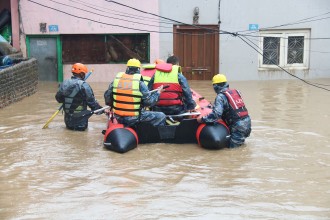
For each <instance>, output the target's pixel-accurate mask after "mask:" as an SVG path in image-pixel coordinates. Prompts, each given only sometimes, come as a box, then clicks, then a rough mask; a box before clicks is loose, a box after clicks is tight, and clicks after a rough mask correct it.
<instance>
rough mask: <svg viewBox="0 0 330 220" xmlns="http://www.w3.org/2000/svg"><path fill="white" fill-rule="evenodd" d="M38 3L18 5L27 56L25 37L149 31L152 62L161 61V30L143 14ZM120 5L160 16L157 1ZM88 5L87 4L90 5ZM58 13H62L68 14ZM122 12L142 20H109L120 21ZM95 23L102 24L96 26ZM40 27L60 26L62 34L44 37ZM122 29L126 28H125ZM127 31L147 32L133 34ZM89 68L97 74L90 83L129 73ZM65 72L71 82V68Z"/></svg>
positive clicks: (104, 5) (129, 0)
mask: <svg viewBox="0 0 330 220" xmlns="http://www.w3.org/2000/svg"><path fill="white" fill-rule="evenodd" d="M35 2H38V4H35V3H33V2H31V1H28V0H20V3H19V4H20V8H21V22H22V23H21V31H22V35H21V49H22V51H23V52H24V53H25V55H26V48H27V47H26V43H25V36H26V35H50V34H54V35H61V34H89V33H90V34H110V33H148V31H154V32H152V33H150V44H151V48H150V59H151V60H154V59H156V58H158V57H159V34H158V31H159V28H158V27H150V26H149V25H148V23H147V22H145V21H144V20H145V17H148V16H149V17H153V16H150V15H146V14H142V13H140V12H137V11H135V10H132V9H129V8H125V7H122V6H120V5H117V4H114V3H110V2H109V1H104V0H94V1H84V2H83V3H79V2H80V1H66V0H65V1H64V0H60V1H56V2H60V3H62V5H61V4H58V3H56V2H55V1H54V2H53V1H45V0H43V1H35ZM77 2H78V3H77ZM88 2H89V3H88ZM119 2H120V3H122V4H126V5H130V6H133V7H135V8H138V9H140V10H143V11H147V12H152V13H155V14H158V1H155V0H121V1H119ZM85 3H87V5H86V4H85ZM91 4H92V6H91ZM50 8H54V9H56V10H52V9H50ZM80 9H83V10H80ZM57 10H59V11H63V12H65V13H67V14H65V13H62V12H59V11H57ZM123 12H126V13H127V15H138V16H141V19H139V20H137V19H132V18H129V17H122V19H126V20H130V21H121V20H118V19H113V18H110V16H113V17H118V16H114V13H116V14H122V13H123ZM68 14H71V15H74V16H76V17H73V16H70V15H68ZM106 16H108V17H106ZM142 16H143V17H142ZM156 19H158V18H156ZM93 20H94V21H97V22H99V23H97V22H93ZM137 21H139V22H142V23H143V22H144V23H147V25H145V24H137V23H136V22H137ZM40 23H47V28H48V25H58V28H59V31H58V32H51V33H50V32H46V33H41V32H40V26H39V24H40ZM119 26H123V27H124V28H123V27H119ZM128 28H133V29H139V30H147V31H138V30H131V29H128ZM91 43H92V42H91ZM87 66H88V67H89V68H94V72H95V73H97V74H94V75H93V77H91V79H89V81H91V82H93V81H95V82H103V81H106V82H107V81H111V80H112V79H113V78H114V76H115V74H116V73H117V72H119V71H123V70H125V69H126V66H125V64H99V65H97V64H87ZM63 69H64V79H66V78H69V77H70V76H71V71H70V70H71V65H64V67H63Z"/></svg>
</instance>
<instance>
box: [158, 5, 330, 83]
mask: <svg viewBox="0 0 330 220" xmlns="http://www.w3.org/2000/svg"><path fill="white" fill-rule="evenodd" d="M219 2H220V10H219ZM196 6H197V7H199V12H200V14H199V23H200V24H217V23H218V21H219V17H218V15H219V12H220V21H221V23H220V30H222V31H227V32H233V33H236V32H238V33H242V34H243V33H246V32H239V31H246V30H249V24H258V26H259V28H267V27H271V26H276V25H282V24H287V23H292V22H295V21H298V20H301V19H305V18H309V17H313V16H317V15H322V14H325V13H327V12H329V11H330V1H329V0H290V1H287V0H277V1H269V0H268V1H260V0H249V1H244V0H203V1H201V0H167V1H160V3H159V7H160V10H159V11H160V15H161V16H164V17H168V18H171V19H173V20H177V21H180V22H183V23H187V24H192V22H193V21H192V16H193V9H194V8H195V7H196ZM322 17H323V18H324V17H329V14H327V15H324V16H322ZM319 18H321V17H315V20H317V19H319ZM172 23H176V22H172ZM167 26H168V27H169V28H161V29H160V30H161V31H166V30H167V31H168V30H171V28H170V27H171V26H172V24H168V25H167ZM328 27H330V19H329V18H327V19H323V20H318V21H313V22H308V23H300V24H294V25H290V26H282V27H278V29H279V28H281V29H311V38H329V37H330V28H328ZM253 35H258V32H257V33H254V34H253ZM249 39H251V41H252V42H253V43H254V44H256V45H257V46H259V40H258V38H255V37H250V38H249ZM172 45H173V35H172V34H161V35H160V56H161V57H162V58H166V57H167V56H168V55H170V54H172V53H173V46H172ZM329 48H330V40H329V39H326V40H311V42H310V68H309V70H294V71H291V72H292V73H293V74H295V75H297V76H299V77H302V78H306V79H310V78H324V77H330V62H328V61H329V60H330V59H329V58H330V49H329ZM219 68H220V69H219V72H223V73H225V74H227V77H228V79H229V80H270V79H290V78H292V76H290V75H289V74H287V73H285V72H284V71H282V70H280V69H278V70H272V71H260V70H258V53H257V52H256V51H255V50H253V49H252V48H251V47H249V46H248V45H247V44H246V43H244V42H243V41H242V40H241V39H240V38H239V37H235V36H232V35H230V34H224V33H222V34H221V35H220V65H219Z"/></svg>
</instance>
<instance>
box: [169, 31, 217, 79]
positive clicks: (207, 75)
mask: <svg viewBox="0 0 330 220" xmlns="http://www.w3.org/2000/svg"><path fill="white" fill-rule="evenodd" d="M173 29H174V31H173V33H174V36H173V42H174V45H173V47H174V48H173V51H174V54H175V55H176V56H178V57H179V59H180V66H181V67H182V72H183V75H184V76H185V77H186V78H187V79H188V80H211V79H212V77H213V76H214V75H215V74H217V73H218V71H219V26H218V25H198V27H196V26H190V25H182V26H181V25H176V26H174V27H173Z"/></svg>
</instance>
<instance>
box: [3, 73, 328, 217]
mask: <svg viewBox="0 0 330 220" xmlns="http://www.w3.org/2000/svg"><path fill="white" fill-rule="evenodd" d="M312 82H314V83H322V84H326V85H330V79H323V80H321V79H320V80H313V81H312ZM189 83H190V86H191V87H192V88H193V89H194V90H195V91H197V92H198V93H200V94H201V95H203V96H204V97H205V98H206V99H208V100H209V101H211V102H212V103H213V101H214V98H215V93H214V91H213V89H212V86H211V82H210V81H190V82H189ZM229 83H230V86H231V87H232V88H237V89H239V90H240V91H241V92H242V95H243V98H244V100H245V103H246V105H247V108H248V110H249V113H250V115H251V118H252V133H251V136H250V137H249V138H247V139H246V145H245V146H243V147H240V148H237V149H231V150H229V149H224V150H218V151H210V150H205V149H202V148H200V147H199V146H198V145H195V144H162V143H159V144H145V145H139V146H138V148H136V149H134V150H132V151H129V152H128V153H126V154H118V153H115V152H111V151H108V150H106V149H105V148H103V135H102V134H101V131H102V130H103V129H105V128H106V127H105V126H106V120H107V118H106V116H105V115H94V116H92V117H91V118H90V120H89V128H88V130H87V131H85V132H74V131H70V130H67V129H65V125H64V121H63V115H62V114H61V113H59V114H58V115H57V116H56V117H55V119H54V120H53V121H52V122H51V123H50V124H49V128H48V129H42V127H43V125H44V124H45V123H46V121H47V120H48V119H49V118H50V117H51V116H52V114H53V113H54V112H55V111H56V110H57V109H58V107H59V106H60V104H58V103H57V102H56V101H55V98H54V96H55V93H56V91H57V83H46V82H40V83H39V85H38V92H37V93H36V94H34V95H33V96H30V97H27V98H25V99H24V100H22V101H20V102H18V103H15V104H12V105H11V106H8V107H6V108H4V109H0V118H1V122H0V138H1V147H0V160H1V163H0V219H299V220H300V219H306V220H307V219H308V220H309V219H313V220H315V219H322V220H323V219H324V220H325V219H330V162H329V161H330V124H329V123H330V110H329V106H330V98H329V97H330V92H329V91H325V90H321V89H318V88H315V87H312V86H309V85H307V84H305V83H303V82H301V81H298V80H282V81H259V82H256V81H252V82H251V81H249V82H232V83H231V82H229ZM91 86H92V88H93V90H94V93H95V95H96V97H97V99H98V100H99V101H100V104H101V105H103V104H104V100H103V93H104V91H105V90H106V89H107V87H108V83H91ZM326 88H327V89H330V86H327V87H326Z"/></svg>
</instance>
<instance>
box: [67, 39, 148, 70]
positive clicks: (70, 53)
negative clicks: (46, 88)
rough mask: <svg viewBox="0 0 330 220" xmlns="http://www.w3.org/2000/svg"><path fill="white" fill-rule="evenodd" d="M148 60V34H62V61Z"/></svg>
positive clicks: (107, 61)
mask: <svg viewBox="0 0 330 220" xmlns="http://www.w3.org/2000/svg"><path fill="white" fill-rule="evenodd" d="M130 58H136V59H139V60H140V61H141V62H143V63H148V62H149V34H110V35H63V36H62V59H63V63H76V62H80V63H89V64H91V63H95V64H103V63H126V62H127V60H129V59H130Z"/></svg>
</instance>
